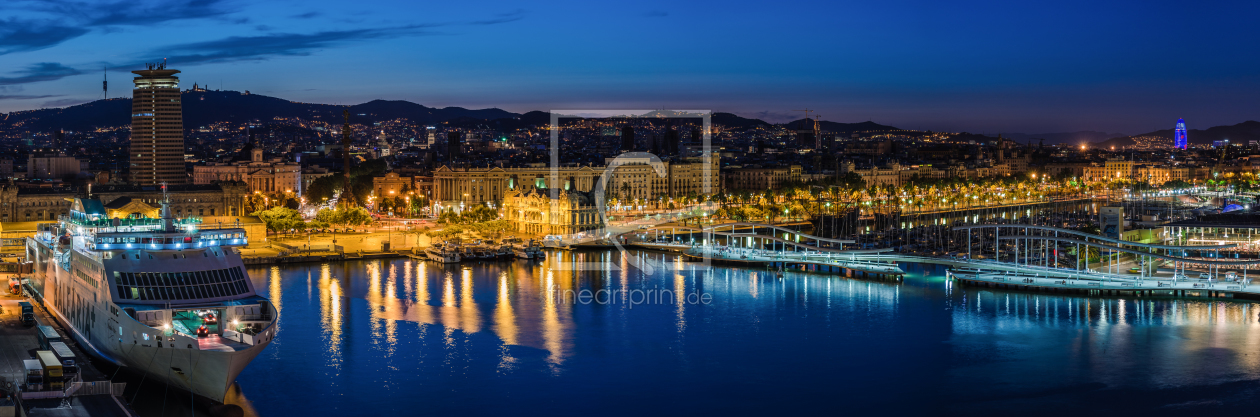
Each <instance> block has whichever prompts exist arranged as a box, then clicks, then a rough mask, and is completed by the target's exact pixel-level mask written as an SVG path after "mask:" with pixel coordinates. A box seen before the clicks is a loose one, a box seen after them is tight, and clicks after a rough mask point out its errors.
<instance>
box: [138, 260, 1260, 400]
mask: <svg viewBox="0 0 1260 417" xmlns="http://www.w3.org/2000/svg"><path fill="white" fill-rule="evenodd" d="M549 255H550V257H549V258H548V259H547V260H545V261H530V262H527V261H511V262H507V261H503V262H485V263H480V264H478V263H465V264H461V265H445V266H444V265H439V264H434V263H430V262H420V261H416V260H405V259H397V260H372V261H352V262H346V263H331V264H302V265H286V266H270V267H254V268H251V269H250V270H249V274H250V277H251V279H253V280H254V284H255V286H256V288H258V289H259V290H260V291H261V292H262V293H263V295H265V296H266V297H268V298H270V299H271V300H272V302H273V303H274V304H275V306H276V308H277V309H278V310H279V311H280V320H279V324H278V326H279V333H278V335H277V337H276V339H275V341H274V342H273V343H272V344H271V346H269V347H268V349H267V350H266V351H264V352H263V353H262V354H261V355H260V356H259V357H258V358H257V359H255V360H254V361H253V363H252V364H251V365H250V366H249V367H248V368H246V370H245V372H244V373H243V374H242V375H241V376H240V377H239V378H238V380H237V382H238V384H239V387H238V389H237V390H236V392H237V395H236V397H235V401H237V402H238V403H239V404H241V405H242V406H243V408H244V409H245V411H246V413H247V414H250V415H261V416H285V415H451V414H464V415H492V414H508V413H511V414H548V415H590V414H600V415H624V416H630V415H645V414H653V415H655V414H662V415H687V414H690V415H714V414H737V415H756V414H767V415H770V414H773V415H800V414H805V413H811V414H812V413H825V414H844V415H875V414H889V413H892V414H891V415H900V414H909V413H914V414H968V415H977V414H979V415H990V414H1009V413H1010V412H1011V411H1012V410H1019V413H1021V414H1034V415H1042V414H1063V413H1074V412H1081V413H1088V414H1101V413H1107V412H1116V413H1125V414H1133V413H1137V412H1150V413H1155V414H1173V413H1184V412H1196V411H1228V410H1240V411H1241V410H1247V409H1248V408H1250V407H1254V406H1255V405H1257V402H1258V401H1257V400H1255V398H1257V397H1256V396H1255V395H1253V394H1256V393H1257V391H1260V383H1257V380H1258V379H1260V317H1258V316H1260V306H1258V305H1256V304H1252V303H1249V302H1241V301H1223V300H1189V299H1170V298H1146V299H1139V298H1116V297H1103V298H1090V297H1081V296H1063V295H1054V294H1045V293H1026V292H1017V291H1001V290H992V289H985V288H974V287H963V286H959V285H958V284H957V283H954V282H951V281H948V280H946V279H945V271H944V269H942V268H939V267H935V266H920V265H903V267H904V268H906V269H907V270H908V271H909V275H907V276H906V278H905V279H904V280H903V281H900V282H897V281H881V280H864V279H854V278H846V277H842V276H837V275H826V274H814V273H805V272H792V271H788V272H783V273H778V272H774V271H766V270H758V269H743V268H733V267H724V266H712V267H707V266H705V265H703V264H698V263H686V262H682V260H681V259H679V257H677V256H675V255H672V254H664V253H658V252H636V251H630V252H625V253H624V256H623V254H622V253H619V252H613V251H592V252H551V253H550V254H549ZM144 389H145V390H146V391H145V392H144V393H143V394H144V395H143V396H142V397H143V398H142V399H138V400H136V408H137V410H139V411H140V412H141V414H142V415H180V413H183V414H184V415H187V414H188V411H186V410H189V409H192V408H196V407H195V406H193V407H190V406H188V401H189V400H187V399H182V400H181V399H178V398H176V399H172V398H164V397H163V396H162V395H161V394H162V392H161V391H160V389H161V388H160V387H158V388H154V387H149V388H144ZM155 391H156V393H154V392H155ZM185 395H186V394H185ZM158 405H161V406H162V407H161V408H159V407H158ZM181 409H182V410H185V411H180V410H181ZM159 410H160V411H161V412H159ZM203 412H205V410H201V411H199V412H198V414H201V413H203Z"/></svg>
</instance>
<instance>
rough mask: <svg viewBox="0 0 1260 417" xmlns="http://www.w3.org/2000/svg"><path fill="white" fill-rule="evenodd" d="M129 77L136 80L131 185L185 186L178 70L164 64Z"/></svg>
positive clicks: (186, 179)
mask: <svg viewBox="0 0 1260 417" xmlns="http://www.w3.org/2000/svg"><path fill="white" fill-rule="evenodd" d="M132 73H133V74H136V75H139V77H136V78H135V79H134V81H135V84H136V88H135V89H134V90H132V93H131V148H130V149H131V152H130V155H129V156H130V159H131V167H130V168H131V182H132V183H135V184H140V185H156V184H160V183H167V184H184V183H187V182H188V174H187V172H186V170H185V169H184V118H183V110H182V107H181V104H180V92H179V78H178V77H176V76H175V74H178V73H179V70H173V69H166V64H165V63H163V64H150V65H149V69H146V70H138V71H132Z"/></svg>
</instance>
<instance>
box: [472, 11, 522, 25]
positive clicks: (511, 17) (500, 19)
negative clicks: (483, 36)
mask: <svg viewBox="0 0 1260 417" xmlns="http://www.w3.org/2000/svg"><path fill="white" fill-rule="evenodd" d="M525 13H526V11H525V10H524V9H516V10H513V11H510V12H507V13H499V14H497V15H494V17H492V18H490V19H485V20H474V21H472V22H468V24H470V25H497V24H501V23H510V22H515V21H517V20H521V19H524V18H525Z"/></svg>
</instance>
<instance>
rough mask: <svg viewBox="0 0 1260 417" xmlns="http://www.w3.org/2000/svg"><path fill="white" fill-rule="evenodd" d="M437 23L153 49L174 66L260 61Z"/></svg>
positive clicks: (420, 31) (424, 29)
mask: <svg viewBox="0 0 1260 417" xmlns="http://www.w3.org/2000/svg"><path fill="white" fill-rule="evenodd" d="M435 26H436V25H430V26H425V25H413V26H405V27H396V28H384V29H355V30H331V31H323V32H315V33H306V34H301V33H273V34H266V35H258V36H231V37H227V38H223V39H217V40H212V41H205V42H193V43H185V44H179V45H171V46H167V47H164V48H160V49H157V50H154V51H153V52H152V54H153V55H155V56H164V57H168V58H169V61H170V62H171V63H172V64H173V65H196V64H205V63H219V62H235V61H258V60H264V59H267V58H269V57H272V56H305V55H310V53H311V51H313V50H316V49H320V48H326V47H330V46H334V45H337V44H340V43H343V42H350V41H358V40H365V39H385V38H393V37H398V36H404V35H411V36H415V35H430V34H435V33H434V32H431V31H430V30H429V28H431V27H435Z"/></svg>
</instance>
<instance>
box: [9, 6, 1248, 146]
mask: <svg viewBox="0 0 1260 417" xmlns="http://www.w3.org/2000/svg"><path fill="white" fill-rule="evenodd" d="M1257 16H1260V2H1243V1H1238V2H1210V1H1205V2H1176V3H1174V2H1165V1H1151V0H1148V1H1130V2H1112V1H1098V0H1092V1H1054V2H1049V1H1047V2H1028V1H1010V0H1005V1H967V0H963V1H945V2H942V1H899V0H884V1H854V2H846V1H830V2H810V1H794V2H766V1H757V2H753V1H738V0H734V1H721V2H678V1H639V2H617V1H548V2H538V3H527V2H509V1H475V0H474V1H442V2H435V1H344V0H343V1H331V0H303V1H270V2H264V1H257V0H252V1H241V0H194V1H184V0H179V1H147V0H122V1H114V0H103V1H82V2H80V1H67V0H42V1H26V0H8V1H4V2H0V112H7V111H12V110H23V109H32V108H40V107H60V106H66V105H71V104H77V103H81V102H85V101H89V100H93V99H97V98H101V97H102V94H101V92H100V84H101V83H100V81H101V76H102V74H101V72H102V66H105V65H108V66H109V67H110V69H109V79H110V81H111V85H112V88H111V91H110V93H111V94H110V95H111V96H120V95H129V94H130V90H129V86H130V78H129V75H130V74H128V73H127V71H130V70H133V69H140V68H142V63H144V62H153V61H157V60H160V59H161V58H163V57H165V58H169V60H170V61H169V62H170V66H171V67H172V68H175V69H179V70H181V71H183V74H181V78H182V81H183V83H184V84H186V85H187V86H192V83H193V82H198V83H203V84H209V85H210V87H211V88H219V87H220V86H222V87H223V88H225V89H231V90H250V91H251V92H254V93H261V94H266V95H272V96H276V97H281V98H285V99H290V100H296V101H305V102H318V103H341V104H355V103H361V102H364V101H368V100H372V99H377V98H380V99H393V100H409V101H413V102H416V103H420V104H424V105H428V106H439V107H443V106H462V107H469V108H484V107H499V108H503V109H506V110H510V111H515V112H524V111H529V110H547V109H582V108H613V109H622V108H685V109H712V110H715V111H726V112H733V113H736V114H739V115H742V116H748V117H758V118H763V119H766V120H769V121H776V122H777V121H786V120H790V119H793V118H798V117H800V114H801V113H799V112H794V111H793V110H795V109H804V108H810V109H816V110H818V114H821V115H822V116H823V118H824V119H826V120H833V121H840V122H859V121H866V120H873V121H876V122H879V123H884V124H890V125H894V126H898V127H903V128H913V129H934V130H950V131H963V130H965V131H971V132H983V133H998V132H1022V133H1049V132H1063V131H1076V130H1099V131H1107V132H1118V133H1129V134H1135V133H1142V132H1147V131H1151V130H1155V129H1163V128H1171V127H1172V126H1173V124H1174V123H1175V121H1176V120H1177V118H1185V119H1186V121H1187V123H1188V124H1189V125H1190V127H1191V128H1206V127H1209V126H1213V125H1220V124H1234V123H1239V122H1242V121H1245V120H1249V119H1256V118H1257V117H1258V116H1257V114H1256V110H1257V106H1256V104H1254V103H1255V102H1256V100H1258V99H1260V75H1258V74H1260V72H1258V71H1257V70H1258V69H1260V68H1258V65H1257V64H1260V54H1258V53H1257V52H1258V51H1257V45H1260V43H1258V42H1257V41H1258V40H1260V39H1258V38H1260V35H1258V34H1260V29H1258V28H1257V26H1256V24H1255V19H1256V17H1257Z"/></svg>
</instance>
